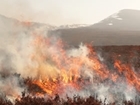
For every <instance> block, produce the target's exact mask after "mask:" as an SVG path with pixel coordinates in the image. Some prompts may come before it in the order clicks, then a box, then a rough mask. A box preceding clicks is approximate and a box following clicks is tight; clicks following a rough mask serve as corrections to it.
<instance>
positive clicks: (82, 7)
mask: <svg viewBox="0 0 140 105" xmlns="http://www.w3.org/2000/svg"><path fill="white" fill-rule="evenodd" d="M121 9H138V10H140V0H0V14H2V15H5V16H8V17H14V18H17V19H20V20H26V21H36V22H41V23H49V24H52V25H62V24H93V23H96V22H98V21H100V20H102V19H104V18H106V17H108V16H109V15H111V14H113V13H115V12H118V11H119V10H121Z"/></svg>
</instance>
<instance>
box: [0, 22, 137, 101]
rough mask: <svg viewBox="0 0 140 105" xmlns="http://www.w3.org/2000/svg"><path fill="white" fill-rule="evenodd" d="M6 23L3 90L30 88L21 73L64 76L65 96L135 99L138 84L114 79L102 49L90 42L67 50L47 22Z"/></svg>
mask: <svg viewBox="0 0 140 105" xmlns="http://www.w3.org/2000/svg"><path fill="white" fill-rule="evenodd" d="M5 24H7V26H6V25H3V24H2V26H3V29H4V30H0V35H1V36H2V37H0V45H1V46H0V90H1V93H4V94H6V95H7V96H13V97H17V96H18V95H20V94H21V92H22V91H23V90H25V89H26V88H27V87H26V86H24V85H23V84H22V83H23V80H22V79H21V78H20V77H24V78H27V77H32V78H35V79H37V80H39V79H41V80H45V79H48V78H53V79H54V80H55V79H57V78H59V76H62V77H63V78H62V79H61V80H62V81H59V82H60V83H59V84H60V85H58V87H57V90H58V91H57V92H59V91H62V94H61V96H62V97H65V96H66V94H67V95H68V96H70V97H73V96H74V95H79V96H81V97H88V96H90V95H97V96H98V99H101V100H102V101H104V100H105V99H106V98H107V100H106V101H107V102H114V101H116V100H122V101H123V98H125V99H127V100H131V99H134V98H135V96H136V95H137V92H136V89H135V87H133V86H131V85H130V86H129V85H128V84H127V83H126V81H125V79H124V77H121V76H120V78H119V79H118V80H117V81H116V82H113V81H112V80H111V74H109V70H108V68H107V67H106V66H105V65H104V63H103V62H105V61H104V59H103V58H102V56H101V55H100V53H98V54H96V52H95V51H91V50H92V49H90V48H89V47H88V46H87V45H84V44H81V45H79V48H70V49H67V50H66V49H65V47H64V44H63V41H62V40H61V39H60V38H59V37H56V36H54V35H53V36H51V35H49V34H48V30H47V29H46V27H45V26H38V25H36V26H34V27H33V26H25V25H23V24H22V23H20V22H19V23H18V27H17V22H16V21H15V23H14V22H10V23H9V22H8V23H5ZM114 71H115V70H114ZM15 73H17V74H21V75H17V74H15ZM70 80H72V81H74V83H73V82H72V83H71V82H69V81H70ZM55 85H57V84H55ZM55 89H56V88H55V87H54V90H53V91H55ZM60 93H61V92H60Z"/></svg>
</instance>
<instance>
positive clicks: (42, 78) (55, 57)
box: [29, 35, 140, 96]
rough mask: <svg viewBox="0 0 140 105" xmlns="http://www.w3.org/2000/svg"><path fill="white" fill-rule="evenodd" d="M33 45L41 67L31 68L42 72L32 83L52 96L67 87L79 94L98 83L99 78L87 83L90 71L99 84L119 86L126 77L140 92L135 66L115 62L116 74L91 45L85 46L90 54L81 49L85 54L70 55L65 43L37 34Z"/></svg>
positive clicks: (37, 61) (139, 79)
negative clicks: (105, 83)
mask: <svg viewBox="0 0 140 105" xmlns="http://www.w3.org/2000/svg"><path fill="white" fill-rule="evenodd" d="M31 45H32V46H33V47H34V51H35V52H34V53H33V54H32V56H31V60H32V62H36V63H37V66H36V67H34V68H32V67H29V68H30V69H33V70H36V71H38V72H37V74H36V76H35V80H33V81H32V83H33V84H36V85H38V86H39V87H40V88H41V89H42V90H43V91H44V92H45V93H47V94H49V95H50V96H53V95H54V94H57V93H58V94H62V93H64V91H65V89H66V88H67V86H71V87H73V88H75V89H76V90H77V91H78V90H81V89H83V88H84V86H83V84H84V83H87V84H88V83H89V84H92V82H96V81H97V80H96V79H95V78H88V81H85V77H86V76H87V75H86V74H85V71H86V70H89V72H90V73H91V74H93V75H94V76H95V77H97V78H98V82H103V81H104V80H107V79H109V80H111V81H112V82H114V83H115V82H117V80H118V79H119V78H122V77H123V78H125V81H126V83H127V84H128V85H131V86H134V87H135V88H136V89H137V90H138V91H140V76H139V74H136V73H135V71H134V70H132V68H131V65H126V64H122V63H121V61H119V60H116V59H114V60H115V62H114V71H111V70H109V69H108V67H107V66H106V65H105V64H104V63H103V62H102V61H100V59H99V58H98V56H97V54H96V52H95V51H94V49H93V47H92V46H91V45H85V47H84V48H85V49H86V52H82V48H81V53H80V54H79V55H76V56H75V55H69V53H68V51H67V50H65V46H64V43H63V42H62V40H60V39H55V38H53V37H52V38H48V37H43V36H41V35H35V39H34V40H33V42H32V43H31ZM91 81H92V82H91Z"/></svg>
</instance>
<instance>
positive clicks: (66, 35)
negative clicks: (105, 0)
mask: <svg viewBox="0 0 140 105" xmlns="http://www.w3.org/2000/svg"><path fill="white" fill-rule="evenodd" d="M55 32H57V33H59V34H60V35H61V37H62V38H63V40H65V42H66V43H68V44H69V45H72V46H76V45H78V44H79V43H81V42H83V43H90V42H92V44H93V45H94V46H108V45H117V46H118V45H140V11H139V10H130V9H124V10H121V11H119V12H118V13H115V14H113V15H110V16H109V17H107V18H106V19H103V20H102V21H100V22H99V23H96V24H94V25H91V26H87V27H80V28H74V29H58V30H57V31H55Z"/></svg>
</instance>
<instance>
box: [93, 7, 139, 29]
mask: <svg viewBox="0 0 140 105" xmlns="http://www.w3.org/2000/svg"><path fill="white" fill-rule="evenodd" d="M92 27H93V28H99V29H114V30H129V31H140V11H139V10H131V9H124V10H121V11H119V12H118V13H115V14H113V15H111V16H109V17H107V18H105V19H103V20H102V21H100V22H99V23H96V24H94V25H92Z"/></svg>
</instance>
